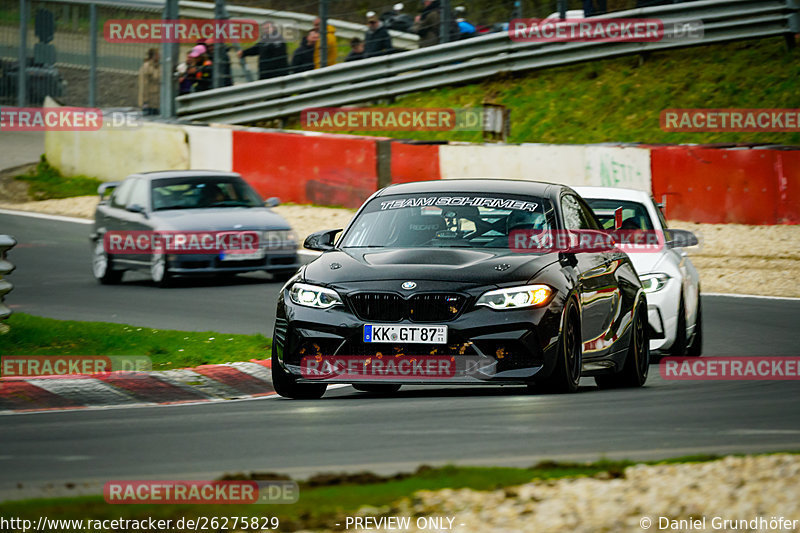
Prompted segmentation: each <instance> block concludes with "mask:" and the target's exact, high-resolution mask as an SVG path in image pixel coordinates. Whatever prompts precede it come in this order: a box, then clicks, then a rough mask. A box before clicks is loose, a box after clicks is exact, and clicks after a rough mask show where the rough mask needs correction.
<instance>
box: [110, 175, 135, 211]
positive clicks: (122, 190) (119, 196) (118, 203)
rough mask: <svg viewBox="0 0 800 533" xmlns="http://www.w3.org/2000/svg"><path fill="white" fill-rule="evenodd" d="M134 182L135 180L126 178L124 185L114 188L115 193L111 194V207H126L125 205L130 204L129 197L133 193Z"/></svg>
mask: <svg viewBox="0 0 800 533" xmlns="http://www.w3.org/2000/svg"><path fill="white" fill-rule="evenodd" d="M133 182H134V180H125V181H123V182H122V185H120V186H119V187H117V188H116V189H114V193H113V194H112V196H111V207H116V208H118V209H125V206H127V205H128V197H129V196H130V195H131V189H132V188H133Z"/></svg>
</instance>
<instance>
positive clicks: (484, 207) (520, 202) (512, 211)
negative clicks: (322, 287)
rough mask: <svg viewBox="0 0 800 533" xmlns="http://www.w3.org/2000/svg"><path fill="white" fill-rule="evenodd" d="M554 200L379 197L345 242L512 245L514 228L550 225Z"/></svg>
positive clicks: (468, 196) (383, 245)
mask: <svg viewBox="0 0 800 533" xmlns="http://www.w3.org/2000/svg"><path fill="white" fill-rule="evenodd" d="M554 226H555V222H554V212H553V208H552V204H551V203H550V202H549V201H548V200H546V199H543V198H539V197H533V196H516V195H502V196H500V195H492V196H489V195H485V194H478V193H463V194H417V195H396V196H381V197H379V198H375V199H374V200H372V201H371V202H370V203H369V204H367V205H366V206H365V208H364V209H363V210H362V211H361V213H360V214H359V215H358V217H357V218H356V220H355V221H354V222H353V225H352V226H351V227H350V229H349V230H348V231H347V233H346V234H345V235H344V236H343V238H342V242H341V243H340V246H341V247H342V248H411V247H425V248H505V249H508V248H509V241H510V239H509V236H510V235H511V232H512V231H519V230H550V229H552V228H553V227H554Z"/></svg>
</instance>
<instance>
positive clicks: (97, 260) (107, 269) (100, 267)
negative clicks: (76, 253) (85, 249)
mask: <svg viewBox="0 0 800 533" xmlns="http://www.w3.org/2000/svg"><path fill="white" fill-rule="evenodd" d="M124 273H125V271H124V270H114V266H113V263H112V259H111V258H110V257H109V256H108V254H107V253H106V250H105V247H104V246H103V241H102V240H99V241H97V243H96V244H95V246H94V251H93V252H92V274H94V278H95V279H96V280H97V281H99V282H100V283H102V284H103V285H111V284H114V283H119V282H120V281H122V275H123V274H124Z"/></svg>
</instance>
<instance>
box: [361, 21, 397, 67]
mask: <svg viewBox="0 0 800 533" xmlns="http://www.w3.org/2000/svg"><path fill="white" fill-rule="evenodd" d="M391 53H392V37H391V35H389V30H387V29H386V26H384V24H383V23H382V22H381V21H380V20H378V16H377V15H376V14H375V12H374V11H370V12H369V13H367V33H366V35H365V36H364V55H365V56H366V57H377V56H383V55H386V54H391Z"/></svg>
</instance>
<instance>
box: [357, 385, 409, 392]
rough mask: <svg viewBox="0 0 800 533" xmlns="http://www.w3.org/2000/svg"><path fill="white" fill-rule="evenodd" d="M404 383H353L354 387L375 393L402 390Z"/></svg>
mask: <svg viewBox="0 0 800 533" xmlns="http://www.w3.org/2000/svg"><path fill="white" fill-rule="evenodd" d="M400 387H402V385H390V384H386V385H380V384H368V383H353V388H354V389H356V390H357V391H361V392H371V393H373V394H392V393H395V392H397V391H399V390H400Z"/></svg>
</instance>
